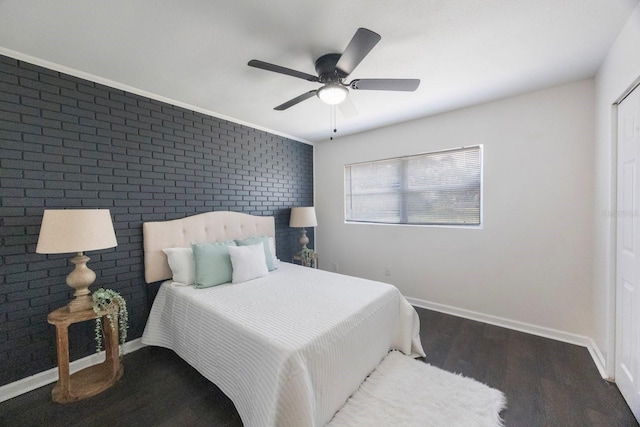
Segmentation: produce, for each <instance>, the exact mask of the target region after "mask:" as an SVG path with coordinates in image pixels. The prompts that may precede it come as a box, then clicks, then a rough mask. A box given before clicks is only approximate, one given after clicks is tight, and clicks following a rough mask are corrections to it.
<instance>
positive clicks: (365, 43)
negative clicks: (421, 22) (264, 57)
mask: <svg viewBox="0 0 640 427" xmlns="http://www.w3.org/2000/svg"><path fill="white" fill-rule="evenodd" d="M380 39H381V37H380V35H379V34H377V33H374V32H373V31H371V30H367V29H366V28H358V30H357V31H356V33H355V35H354V36H353V38H352V39H351V41H350V42H349V44H348V45H347V48H346V49H345V50H344V52H343V53H342V54H339V53H329V54H326V55H322V56H321V57H320V58H318V59H317V60H316V62H315V68H316V72H317V73H318V76H314V75H312V74H308V73H305V72H302V71H297V70H292V69H290V68H286V67H282V66H280V65H275V64H270V63H268V62H264V61H260V60H257V59H252V60H251V61H249V63H248V65H249V66H250V67H255V68H260V69H263V70H266V71H272V72H274V73H280V74H285V75H288V76H292V77H297V78H299V79H304V80H307V81H310V82H314V83H321V84H323V86H322V87H321V88H320V89H317V90H311V91H309V92H306V93H303V94H302V95H298V96H296V97H295V98H293V99H290V100H289V101H287V102H285V103H283V104H281V105H278V106H277V107H275V108H274V109H275V110H278V111H283V110H286V109H288V108H290V107H293V106H294V105H296V104H298V103H300V102H302V101H304V100H305V99H309V98H311V97H313V95H317V97H318V98H320V100H322V101H323V102H324V103H326V104H328V105H337V104H340V103H341V102H343V101H344V100H345V99H346V98H347V96H348V95H349V89H347V88H351V89H352V90H388V91H405V92H407V91H409V92H411V91H414V90H416V89H417V88H418V86H419V85H420V80H419V79H356V80H353V81H351V82H349V83H346V82H344V79H346V78H347V76H349V74H351V73H352V72H353V70H354V69H355V68H356V67H357V66H358V64H360V62H361V61H362V60H363V59H364V58H365V56H367V55H368V54H369V52H370V51H371V49H373V47H374V46H375V45H376V44H378V42H379V41H380Z"/></svg>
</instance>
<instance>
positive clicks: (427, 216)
mask: <svg viewBox="0 0 640 427" xmlns="http://www.w3.org/2000/svg"><path fill="white" fill-rule="evenodd" d="M344 188H345V220H346V221H347V222H368V223H382V224H415V225H456V226H478V225H480V224H481V217H482V212H481V206H482V204H481V197H482V146H481V145H478V146H474V147H463V148H458V149H454V150H446V151H439V152H435V153H427V154H420V155H417V156H408V157H398V158H395V159H387V160H380V161H375V162H367V163H356V164H352V165H346V166H345V167H344Z"/></svg>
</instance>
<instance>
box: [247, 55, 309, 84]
mask: <svg viewBox="0 0 640 427" xmlns="http://www.w3.org/2000/svg"><path fill="white" fill-rule="evenodd" d="M247 65H248V66H250V67H255V68H261V69H263V70H267V71H273V72H274V73H280V74H286V75H287V76H293V77H297V78H299V79H304V80H308V81H310V82H317V81H318V77H317V76H314V75H312V74H307V73H303V72H302V71H296V70H292V69H291V68H286V67H281V66H280V65H275V64H269V63H268V62H264V61H260V60H257V59H252V60H251V61H249V63H248V64H247Z"/></svg>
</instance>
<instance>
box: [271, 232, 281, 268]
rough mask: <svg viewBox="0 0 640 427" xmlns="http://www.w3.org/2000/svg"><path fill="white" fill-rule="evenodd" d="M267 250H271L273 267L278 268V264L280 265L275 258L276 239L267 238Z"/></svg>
mask: <svg viewBox="0 0 640 427" xmlns="http://www.w3.org/2000/svg"><path fill="white" fill-rule="evenodd" d="M269 249H270V250H271V256H272V257H273V266H274V267H275V268H278V264H280V260H279V259H278V257H277V256H276V239H274V238H273V237H269Z"/></svg>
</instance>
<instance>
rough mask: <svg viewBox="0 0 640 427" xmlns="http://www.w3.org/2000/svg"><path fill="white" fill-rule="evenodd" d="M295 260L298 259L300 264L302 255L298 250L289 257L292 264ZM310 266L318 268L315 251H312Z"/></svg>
mask: <svg viewBox="0 0 640 427" xmlns="http://www.w3.org/2000/svg"><path fill="white" fill-rule="evenodd" d="M296 261H298V262H299V263H300V265H302V257H301V256H300V252H298V253H296V254H293V256H292V257H291V262H292V263H293V264H295V263H296ZM310 267H313V268H318V253H317V252H314V253H313V259H312V260H311V265H310Z"/></svg>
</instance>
